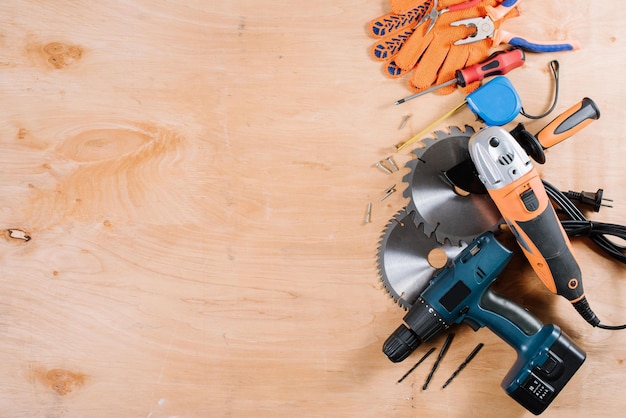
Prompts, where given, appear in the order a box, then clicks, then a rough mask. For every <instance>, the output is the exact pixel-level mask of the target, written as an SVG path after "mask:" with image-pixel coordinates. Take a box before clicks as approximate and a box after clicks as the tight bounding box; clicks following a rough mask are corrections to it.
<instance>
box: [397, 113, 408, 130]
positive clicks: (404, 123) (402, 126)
mask: <svg viewBox="0 0 626 418" xmlns="http://www.w3.org/2000/svg"><path fill="white" fill-rule="evenodd" d="M409 119H411V115H405V116H404V118H402V122H401V123H400V127H399V128H398V129H402V128H404V127H405V126H406V123H407V122H408V121H409Z"/></svg>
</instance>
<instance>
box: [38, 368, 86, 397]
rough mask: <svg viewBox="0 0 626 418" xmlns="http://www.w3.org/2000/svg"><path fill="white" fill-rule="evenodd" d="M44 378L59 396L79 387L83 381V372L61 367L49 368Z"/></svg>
mask: <svg viewBox="0 0 626 418" xmlns="http://www.w3.org/2000/svg"><path fill="white" fill-rule="evenodd" d="M45 378H46V381H47V383H48V384H49V385H50V388H51V389H52V390H54V391H55V392H56V393H58V394H59V395H61V396H64V395H67V394H68V393H70V392H71V391H73V390H74V389H78V388H80V387H81V386H83V384H84V383H85V375H84V374H80V373H73V372H70V371H69V370H63V369H51V370H49V371H48V373H46V376H45Z"/></svg>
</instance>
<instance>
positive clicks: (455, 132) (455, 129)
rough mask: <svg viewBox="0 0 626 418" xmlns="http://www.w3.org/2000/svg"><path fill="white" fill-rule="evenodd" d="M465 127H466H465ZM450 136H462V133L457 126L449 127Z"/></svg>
mask: <svg viewBox="0 0 626 418" xmlns="http://www.w3.org/2000/svg"><path fill="white" fill-rule="evenodd" d="M465 126H466V127H467V125H465ZM449 129H450V135H455V136H456V135H461V134H463V132H462V131H461V128H459V127H458V126H450V128H449Z"/></svg>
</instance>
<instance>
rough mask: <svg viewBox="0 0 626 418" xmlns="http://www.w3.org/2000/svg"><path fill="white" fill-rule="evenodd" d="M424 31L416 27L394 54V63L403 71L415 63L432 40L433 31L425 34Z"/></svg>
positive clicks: (409, 68)
mask: <svg viewBox="0 0 626 418" xmlns="http://www.w3.org/2000/svg"><path fill="white" fill-rule="evenodd" d="M424 32H425V29H424V28H418V29H416V30H415V31H414V32H413V34H412V35H411V36H410V37H409V39H407V41H406V42H405V43H404V45H403V46H402V48H401V49H400V52H398V54H397V55H396V64H398V67H400V68H402V69H403V70H404V71H410V70H411V69H413V68H414V67H415V65H417V62H418V61H419V60H420V58H421V56H422V55H423V54H424V51H426V50H427V49H428V46H429V45H430V43H431V42H432V41H433V36H434V34H433V32H432V31H431V32H429V33H428V34H426V35H425V36H424ZM435 49H436V48H435Z"/></svg>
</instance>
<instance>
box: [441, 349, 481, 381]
mask: <svg viewBox="0 0 626 418" xmlns="http://www.w3.org/2000/svg"><path fill="white" fill-rule="evenodd" d="M484 345H485V344H483V343H479V344H478V345H477V346H476V347H474V349H473V350H472V352H471V353H469V355H468V356H467V357H466V358H465V360H463V363H461V364H460V365H459V367H457V369H456V370H455V371H454V373H452V376H450V378H449V379H448V380H446V383H444V384H443V386H442V387H441V389H445V388H446V387H447V386H448V385H449V384H450V383H452V381H453V380H454V378H455V377H457V376H458V374H459V373H461V371H462V370H463V369H464V368H465V367H467V365H468V364H469V362H470V361H472V360H473V359H474V357H476V354H478V352H479V351H480V350H481V349H482V348H483V347H484Z"/></svg>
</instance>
